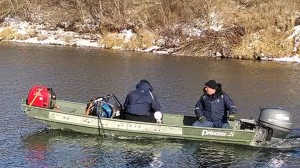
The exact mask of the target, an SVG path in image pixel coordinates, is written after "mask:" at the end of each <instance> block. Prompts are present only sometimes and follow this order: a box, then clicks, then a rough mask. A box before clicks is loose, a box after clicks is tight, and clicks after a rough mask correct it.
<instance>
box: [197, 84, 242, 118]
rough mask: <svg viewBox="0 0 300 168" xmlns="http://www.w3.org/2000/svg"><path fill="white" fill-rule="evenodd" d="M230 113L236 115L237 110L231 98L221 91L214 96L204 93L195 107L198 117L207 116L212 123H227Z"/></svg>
mask: <svg viewBox="0 0 300 168" xmlns="http://www.w3.org/2000/svg"><path fill="white" fill-rule="evenodd" d="M228 111H229V113H230V114H234V113H236V111H237V109H236V106H235V105H234V103H233V101H232V100H231V98H230V97H229V96H228V95H227V94H226V93H225V92H223V91H222V90H221V89H219V90H217V91H216V93H215V94H213V95H208V94H206V93H204V94H203V95H202V96H201V98H200V99H199V101H198V102H197V104H196V106H195V114H196V116H197V117H200V116H205V118H206V119H207V121H211V122H214V121H220V120H222V121H223V122H227V115H228Z"/></svg>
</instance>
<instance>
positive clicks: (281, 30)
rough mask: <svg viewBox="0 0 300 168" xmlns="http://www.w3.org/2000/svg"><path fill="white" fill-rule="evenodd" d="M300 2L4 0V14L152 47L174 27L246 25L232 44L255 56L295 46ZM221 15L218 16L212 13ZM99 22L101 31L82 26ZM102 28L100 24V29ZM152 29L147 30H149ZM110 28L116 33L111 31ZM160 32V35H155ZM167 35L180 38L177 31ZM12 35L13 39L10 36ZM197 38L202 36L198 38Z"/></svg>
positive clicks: (240, 53)
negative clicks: (127, 32) (291, 37)
mask: <svg viewBox="0 0 300 168" xmlns="http://www.w3.org/2000/svg"><path fill="white" fill-rule="evenodd" d="M299 12H300V1H299V0H233V1H229V0H184V1H182V0H130V1H129V0H113V1H111V0H89V1H86V0H76V1H70V0H63V1H57V0H54V1H49V0H40V1H36V0H13V1H11V0H3V1H1V2H0V14H1V16H3V17H5V16H8V15H18V16H19V17H21V18H23V19H26V20H29V21H34V22H43V23H45V24H46V25H48V26H49V27H50V28H52V27H55V26H57V25H60V26H61V27H62V28H65V29H66V30H74V31H80V32H88V31H91V32H100V31H101V32H102V36H103V38H102V39H101V43H104V44H106V47H107V48H111V47H113V46H122V47H124V48H126V49H135V48H147V47H149V46H151V45H153V41H155V39H157V36H158V35H159V34H160V33H162V32H165V31H168V30H172V26H174V25H178V24H189V25H192V26H195V27H197V28H202V29H210V27H211V26H212V25H214V24H216V22H218V24H222V25H224V28H232V27H243V28H244V29H245V31H246V35H245V37H244V38H243V40H242V42H241V43H239V44H234V45H233V46H229V47H232V50H233V53H234V54H235V55H236V57H239V58H241V57H243V58H246V59H252V58H253V57H254V56H256V55H257V54H261V53H264V54H265V55H271V56H280V55H285V54H286V53H288V52H289V51H291V50H292V43H291V42H290V41H289V42H288V41H286V40H285V38H286V37H287V36H288V33H289V31H290V30H291V29H292V28H293V27H294V26H295V25H294V23H295V20H296V18H297V17H299ZM212 14H216V15H217V17H215V18H213V17H211V16H212ZM84 24H90V25H97V26H98V27H99V29H100V30H98V29H95V30H91V29H89V28H87V29H86V30H82V29H79V28H78V25H84ZM97 26H96V27H97ZM129 28H130V29H132V30H134V31H135V32H136V33H137V35H136V36H134V37H133V38H132V39H131V41H130V42H127V43H124V41H123V40H122V39H119V38H118V37H117V34H116V33H118V32H119V31H120V30H122V29H129ZM141 30H143V31H141ZM145 30H147V31H145ZM106 31H110V32H106ZM154 32H155V33H154ZM178 32H180V30H179V31H177V32H169V33H164V34H166V35H168V36H169V37H175V36H176V38H177V35H178V34H176V33H178ZM8 38H9V37H8ZM196 40H197V39H196Z"/></svg>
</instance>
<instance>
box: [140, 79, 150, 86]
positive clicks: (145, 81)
mask: <svg viewBox="0 0 300 168" xmlns="http://www.w3.org/2000/svg"><path fill="white" fill-rule="evenodd" d="M140 83H147V84H149V85H150V83H149V82H148V81H147V80H146V79H142V80H141V81H140Z"/></svg>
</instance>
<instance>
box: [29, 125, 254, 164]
mask: <svg viewBox="0 0 300 168" xmlns="http://www.w3.org/2000/svg"><path fill="white" fill-rule="evenodd" d="M23 142H24V148H25V149H26V151H27V154H26V161H27V162H28V164H29V165H30V166H31V167H45V166H46V167H57V166H59V167H74V166H75V167H78V166H79V167H81V166H84V167H199V166H203V167H229V166H231V165H232V164H236V163H238V162H242V161H244V160H245V159H248V160H252V159H253V157H255V154H257V152H258V150H254V149H245V148H244V147H242V146H228V145H223V144H214V143H199V142H193V141H175V140H159V139H151V140H150V139H149V140H145V139H144V140H138V139H133V140H131V139H127V140H120V139H112V138H104V139H102V138H100V137H97V136H93V135H85V134H74V133H72V132H63V131H50V132H48V131H45V132H42V133H38V134H35V135H30V136H27V137H26V138H24V140H23ZM62 158H63V159H62ZM80 165H81V166H80Z"/></svg>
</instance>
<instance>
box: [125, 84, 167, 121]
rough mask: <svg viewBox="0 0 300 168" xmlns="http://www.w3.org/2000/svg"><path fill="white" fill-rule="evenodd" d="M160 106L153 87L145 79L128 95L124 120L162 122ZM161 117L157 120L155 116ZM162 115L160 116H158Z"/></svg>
mask: <svg viewBox="0 0 300 168" xmlns="http://www.w3.org/2000/svg"><path fill="white" fill-rule="evenodd" d="M159 111H160V104H159V102H158V99H157V97H156V95H155V94H154V93H153V87H152V86H151V85H150V83H149V82H148V81H147V80H145V79H143V80H141V81H140V82H139V83H138V84H137V85H136V89H135V90H134V91H131V92H129V93H128V95H127V97H126V99H125V102H124V112H125V113H124V118H125V119H126V120H134V121H143V122H154V123H155V122H161V117H162V115H161V113H160V112H159ZM155 112H156V115H155V116H159V117H158V118H157V119H156V118H155V116H154V113H155ZM158 113H160V115H157V114H158Z"/></svg>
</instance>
